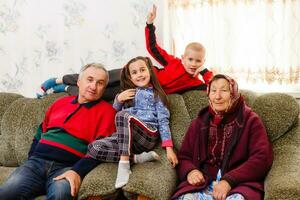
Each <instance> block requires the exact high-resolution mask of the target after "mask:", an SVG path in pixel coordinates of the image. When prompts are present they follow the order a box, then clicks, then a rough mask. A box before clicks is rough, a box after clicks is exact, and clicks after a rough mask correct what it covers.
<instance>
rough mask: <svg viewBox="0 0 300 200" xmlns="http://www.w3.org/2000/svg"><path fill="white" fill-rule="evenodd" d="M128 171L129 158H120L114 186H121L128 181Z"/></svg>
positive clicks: (129, 172)
mask: <svg viewBox="0 0 300 200" xmlns="http://www.w3.org/2000/svg"><path fill="white" fill-rule="evenodd" d="M129 174H131V171H130V163H129V160H120V161H119V165H118V175H117V180H116V184H115V188H121V187H123V186H124V185H126V184H127V183H128V180H129Z"/></svg>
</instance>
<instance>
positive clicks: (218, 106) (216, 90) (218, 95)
mask: <svg viewBox="0 0 300 200" xmlns="http://www.w3.org/2000/svg"><path fill="white" fill-rule="evenodd" d="M208 97H209V100H210V102H211V104H212V107H213V108H214V110H215V111H217V112H223V111H226V110H227V109H228V108H229V106H230V100H231V96H230V88H229V82H228V81H227V80H226V79H224V78H220V79H217V80H215V81H213V82H212V83H211V85H210V92H209V95H208Z"/></svg>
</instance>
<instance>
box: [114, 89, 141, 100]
mask: <svg viewBox="0 0 300 200" xmlns="http://www.w3.org/2000/svg"><path fill="white" fill-rule="evenodd" d="M135 91H136V90H135V89H128V90H125V91H123V92H121V93H120V94H119V95H118V97H117V100H118V101H119V102H120V103H124V102H125V101H127V100H130V99H133V98H134V96H135Z"/></svg>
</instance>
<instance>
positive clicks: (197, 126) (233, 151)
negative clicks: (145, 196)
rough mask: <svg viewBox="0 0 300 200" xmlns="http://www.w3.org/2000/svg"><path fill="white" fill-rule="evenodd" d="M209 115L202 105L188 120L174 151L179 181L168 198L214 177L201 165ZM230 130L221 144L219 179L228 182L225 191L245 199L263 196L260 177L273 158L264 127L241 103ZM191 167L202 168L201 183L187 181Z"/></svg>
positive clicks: (262, 182)
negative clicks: (224, 146) (223, 146)
mask: <svg viewBox="0 0 300 200" xmlns="http://www.w3.org/2000/svg"><path fill="white" fill-rule="evenodd" d="M210 119H211V113H210V112H209V109H208V107H206V108H204V109H203V110H201V111H200V112H199V114H198V117H197V118H196V119H195V120H193V121H192V123H191V125H190V127H189V129H188V131H187V133H186V135H185V138H184V140H183V143H182V146H181V148H180V150H179V151H178V159H179V165H178V166H177V173H178V176H179V185H178V187H177V189H176V191H175V194H174V195H173V197H172V199H176V198H177V197H179V196H180V195H182V194H186V193H192V192H198V191H201V190H203V189H204V188H206V187H207V186H208V184H209V183H210V181H211V180H213V179H214V178H215V177H212V176H211V174H209V173H207V170H206V169H204V166H205V163H206V159H207V149H208V148H207V145H208V130H209V121H210ZM232 131H233V133H232V134H233V135H232V137H231V140H230V141H229V143H228V145H227V147H226V148H225V155H224V159H223V162H222V167H221V170H222V178H221V179H223V180H226V181H227V182H228V183H229V184H230V186H231V191H230V192H229V193H228V195H230V194H233V193H240V194H242V195H243V196H244V197H245V198H246V199H247V200H260V199H263V196H264V179H265V177H266V175H267V173H268V171H269V170H270V168H271V165H272V162H273V152H272V147H271V143H270V142H269V139H268V136H267V133H266V130H265V127H264V125H263V123H262V121H261V119H260V118H259V116H258V115H257V114H256V113H255V112H253V111H252V110H251V109H250V108H249V107H248V106H246V105H245V104H244V103H242V104H241V105H240V106H239V108H238V112H237V115H236V117H235V119H234V126H233V130H232ZM193 169H199V170H200V171H202V173H203V174H204V177H205V183H203V184H202V185H200V186H192V185H190V184H189V183H188V182H187V174H188V173H189V172H190V171H191V170H193Z"/></svg>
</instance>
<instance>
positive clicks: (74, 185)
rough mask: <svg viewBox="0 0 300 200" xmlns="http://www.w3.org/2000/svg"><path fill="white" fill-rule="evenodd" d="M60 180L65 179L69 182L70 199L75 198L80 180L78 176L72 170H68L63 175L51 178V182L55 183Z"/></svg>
mask: <svg viewBox="0 0 300 200" xmlns="http://www.w3.org/2000/svg"><path fill="white" fill-rule="evenodd" d="M61 179H67V181H69V183H70V187H71V195H72V197H75V196H76V195H77V193H78V191H79V188H80V185H81V178H80V176H79V174H77V173H76V172H75V171H73V170H68V171H66V172H65V173H63V174H62V175H59V176H57V177H55V178H53V180H55V181H58V180H61Z"/></svg>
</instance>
